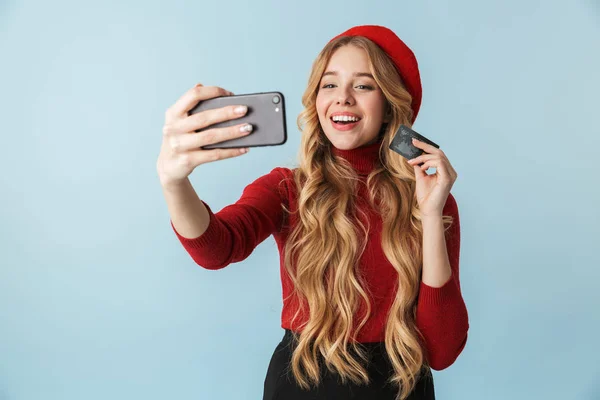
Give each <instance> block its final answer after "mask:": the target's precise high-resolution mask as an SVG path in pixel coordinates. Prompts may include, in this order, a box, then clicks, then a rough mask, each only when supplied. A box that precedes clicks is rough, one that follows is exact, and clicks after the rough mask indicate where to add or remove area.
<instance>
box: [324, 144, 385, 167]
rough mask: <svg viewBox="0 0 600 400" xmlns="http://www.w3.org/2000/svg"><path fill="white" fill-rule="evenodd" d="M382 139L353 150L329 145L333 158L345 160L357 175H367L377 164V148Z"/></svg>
mask: <svg viewBox="0 0 600 400" xmlns="http://www.w3.org/2000/svg"><path fill="white" fill-rule="evenodd" d="M381 142H382V137H377V138H376V139H374V140H373V141H371V142H369V143H367V144H364V145H362V146H360V147H356V148H354V149H349V150H343V149H338V148H337V147H335V146H334V145H333V144H332V145H331V153H332V154H333V156H334V157H340V158H343V159H345V160H347V161H348V162H349V163H350V165H352V168H354V170H355V171H356V172H357V174H359V175H368V174H369V173H370V172H371V171H372V170H373V168H375V167H376V166H377V165H378V164H379V148H380V147H381Z"/></svg>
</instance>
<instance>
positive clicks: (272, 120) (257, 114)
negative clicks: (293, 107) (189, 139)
mask: <svg viewBox="0 0 600 400" xmlns="http://www.w3.org/2000/svg"><path fill="white" fill-rule="evenodd" d="M230 105H245V106H248V112H247V113H246V115H244V116H243V117H241V118H235V119H232V120H228V121H223V122H219V123H217V124H213V125H210V126H208V127H206V128H202V129H198V130H196V131H195V132H202V131H204V130H207V129H213V128H222V127H227V126H232V125H239V124H243V123H249V124H252V127H253V129H252V132H251V133H250V134H249V135H247V136H244V137H239V138H234V139H230V140H226V141H223V142H219V143H213V144H210V145H206V146H203V147H201V149H203V150H206V149H229V148H240V147H262V146H279V145H282V144H284V143H285V142H286V141H287V129H286V123H285V99H284V97H283V94H282V93H280V92H261V93H250V94H240V95H234V96H223V97H215V98H212V99H208V100H203V101H201V102H199V103H198V104H197V105H196V106H194V108H192V109H191V110H190V111H189V112H188V115H192V114H195V113H198V112H200V111H204V110H210V109H214V108H221V107H225V106H230Z"/></svg>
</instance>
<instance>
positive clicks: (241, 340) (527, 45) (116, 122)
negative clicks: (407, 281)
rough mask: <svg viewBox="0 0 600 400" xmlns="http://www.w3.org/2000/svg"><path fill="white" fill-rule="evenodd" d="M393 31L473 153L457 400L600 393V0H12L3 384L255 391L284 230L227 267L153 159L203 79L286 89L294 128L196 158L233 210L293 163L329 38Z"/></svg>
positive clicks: (456, 144) (275, 336)
mask: <svg viewBox="0 0 600 400" xmlns="http://www.w3.org/2000/svg"><path fill="white" fill-rule="evenodd" d="M357 24H381V25H386V26H388V27H390V28H392V29H393V30H394V31H395V32H396V33H397V34H398V35H399V36H400V37H401V38H402V39H403V40H405V41H406V43H407V44H408V45H409V46H410V47H411V48H412V49H413V51H414V52H415V54H416V56H417V59H418V61H419V65H420V70H421V77H422V81H423V104H422V108H421V111H420V114H419V117H418V118H417V121H416V123H415V129H416V130H417V131H419V132H421V133H423V134H424V135H426V136H427V137H430V138H431V139H432V140H434V141H435V142H437V143H438V144H440V146H441V148H442V149H443V150H444V151H445V153H446V154H447V156H448V158H449V160H450V162H451V163H452V164H453V166H454V168H455V169H456V171H457V172H458V175H459V176H458V180H457V181H456V182H455V184H454V186H453V188H452V193H453V194H454V196H455V197H456V199H457V202H458V205H459V210H460V217H461V224H462V247H461V260H460V264H461V282H462V290H463V294H464V298H465V301H466V303H467V306H468V310H469V316H470V326H471V327H470V331H469V340H468V343H467V346H466V348H465V349H464V352H463V353H462V355H461V356H460V357H459V359H458V360H457V361H456V363H455V364H453V365H452V366H451V367H450V368H448V369H446V370H443V371H435V372H434V377H435V385H436V391H437V395H438V397H439V398H440V399H461V400H481V399H485V400H487V399H489V400H505V399H561V400H562V399H577V400H580V399H581V400H591V399H599V398H600V383H598V378H600V367H599V363H598V360H597V358H598V356H599V355H600V345H599V344H598V337H600V312H599V309H600V298H599V294H598V293H599V291H598V282H599V279H600V272H599V271H600V256H599V255H598V244H599V243H600V229H599V227H598V225H599V223H600V211H599V205H600V190H599V186H600V178H599V175H598V159H599V158H598V148H599V145H600V128H599V125H598V115H599V111H598V108H599V105H600V102H599V100H598V93H600V77H599V74H598V71H600V28H599V27H600V6H599V3H598V2H597V1H591V0H590V1H570V2H567V1H564V2H559V1H522V0H518V1H517V0H510V1H495V2H481V1H474V0H473V1H452V2H450V1H441V2H434V1H423V2H408V1H389V2H383V1H369V2H359V1H328V2H321V1H304V2H302V3H299V2H288V1H283V0H282V1H262V2H257V1H252V2H247V1H243V0H232V1H220V2H202V1H198V2H191V1H189V2H183V1H176V0H172V1H164V2H156V1H131V2H126V3H123V2H116V1H108V2H82V1H72V2H66V1H54V2H43V1H22V2H19V1H3V2H1V3H0V58H1V62H0V68H1V74H0V93H1V97H0V114H1V116H2V118H1V123H2V126H1V128H0V131H1V135H2V136H1V138H2V142H1V147H0V152H1V156H0V168H1V174H0V180H1V181H0V184H1V187H0V190H1V194H2V197H1V207H0V218H1V219H0V235H1V237H0V254H1V258H0V262H1V268H0V400H30V399H31V400H34V399H35V400H37V399H40V400H41V399H44V400H55V399H56V400H59V399H60V400H79V399H87V400H94V399H142V398H143V399H148V400H150V399H167V398H173V399H175V398H176V399H260V398H261V397H260V396H261V395H262V389H263V381H264V377H265V373H266V369H267V365H268V362H269V359H270V357H271V354H272V352H273V350H274V348H275V346H276V344H277V343H278V342H279V341H280V340H281V337H282V335H283V330H282V329H281V327H280V312H281V306H282V300H281V286H280V280H279V264H278V262H279V256H278V252H277V247H276V246H275V242H274V240H273V237H269V238H268V239H267V240H266V241H265V242H263V243H262V244H261V245H259V246H258V247H257V248H256V250H255V251H254V252H253V253H252V255H251V256H250V257H249V258H248V259H247V260H245V261H243V262H241V263H237V264H232V265H230V266H229V267H227V268H225V269H223V270H220V271H208V270H205V269H202V268H201V267H199V266H197V265H196V264H195V263H194V262H193V261H192V259H191V258H190V257H189V256H188V254H187V253H186V252H185V251H184V249H183V247H182V246H181V245H180V243H179V242H178V241H177V239H176V237H175V235H174V233H173V232H172V230H171V227H170V225H169V215H168V213H167V208H166V204H165V201H164V198H163V196H162V191H161V187H160V184H159V181H158V177H157V174H156V159H157V157H158V153H159V149H160V144H161V140H162V125H163V123H164V112H165V110H166V109H167V107H169V106H170V105H171V104H172V103H173V102H175V100H177V98H179V97H180V96H181V95H182V94H183V93H184V92H185V91H186V90H187V89H189V88H190V87H192V86H193V85H194V84H196V83H197V82H201V83H203V84H204V85H217V86H222V87H224V88H226V89H228V90H231V91H233V92H234V93H236V94H242V93H250V92H258V91H269V90H279V91H281V92H283V93H284V95H285V96H286V99H287V111H288V114H287V123H288V127H289V138H288V142H287V143H286V144H285V145H283V146H278V147H270V148H254V149H251V151H250V153H248V154H247V155H244V156H241V157H237V158H234V159H228V160H223V161H220V162H218V163H211V164H205V165H202V166H201V167H199V168H197V169H196V170H195V171H194V172H193V174H192V175H191V177H190V179H191V181H192V183H193V185H194V187H195V188H196V190H197V192H198V194H199V196H200V197H201V198H202V199H203V200H205V201H206V202H207V203H208V204H210V205H211V206H212V208H213V209H215V211H218V210H220V209H221V208H223V207H224V206H226V205H228V204H231V203H233V202H235V201H236V200H237V199H238V198H239V196H240V195H241V193H242V190H243V188H244V186H245V185H247V184H248V183H250V182H252V181H253V180H254V179H256V178H257V177H258V176H260V175H263V174H265V173H267V172H269V171H270V170H271V169H272V168H274V167H276V166H288V167H290V166H293V165H295V162H296V155H297V151H298V146H299V143H300V135H299V132H298V129H297V127H296V117H297V115H298V113H299V112H300V111H301V103H300V100H301V95H302V92H303V91H304V88H305V85H306V82H307V78H308V73H309V71H310V68H311V65H312V62H313V60H314V59H315V57H316V55H317V53H318V52H319V51H320V49H321V48H322V47H323V46H324V45H325V44H326V43H327V41H328V40H329V39H330V38H332V37H333V36H334V35H336V34H338V33H340V32H342V31H343V30H345V29H347V28H349V27H351V26H353V25H357Z"/></svg>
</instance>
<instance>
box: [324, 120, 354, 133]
mask: <svg viewBox="0 0 600 400" xmlns="http://www.w3.org/2000/svg"><path fill="white" fill-rule="evenodd" d="M329 120H330V121H331V126H333V128H334V129H336V130H338V131H349V130H351V129H354V128H355V127H356V126H357V125H358V124H359V123H360V120H358V121H356V122H346V123H338V122H335V121H333V120H332V119H331V118H330V119H329Z"/></svg>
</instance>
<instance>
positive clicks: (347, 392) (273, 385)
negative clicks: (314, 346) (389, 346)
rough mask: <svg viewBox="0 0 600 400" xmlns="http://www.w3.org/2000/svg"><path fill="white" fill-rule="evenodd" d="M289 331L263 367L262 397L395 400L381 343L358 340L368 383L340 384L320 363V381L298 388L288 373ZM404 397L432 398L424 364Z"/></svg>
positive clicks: (428, 371) (272, 399) (413, 399)
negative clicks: (366, 359) (366, 360)
mask: <svg viewBox="0 0 600 400" xmlns="http://www.w3.org/2000/svg"><path fill="white" fill-rule="evenodd" d="M292 339H293V336H292V332H291V331H290V330H289V329H286V330H285V334H284V336H283V340H282V341H281V342H280V343H279V344H278V345H277V347H276V348H275V351H274V352H273V356H272V357H271V362H270V363H269V367H268V369H267V376H266V378H265V382H264V392H263V400H325V399H327V400H347V399H354V400H363V399H364V400H367V399H368V400H395V399H396V396H397V395H398V387H397V386H395V385H392V384H391V383H390V382H387V380H388V379H389V377H390V376H391V373H392V372H393V367H392V364H391V362H390V361H389V358H388V357H387V355H386V354H387V353H386V351H385V345H384V343H383V342H376V343H362V345H363V346H364V348H365V350H366V351H367V353H368V354H369V360H370V362H369V363H368V365H367V372H368V374H369V380H370V383H369V385H364V384H362V385H356V384H355V383H353V382H346V383H345V384H342V383H341V381H340V379H339V376H337V375H334V374H333V373H331V372H330V371H329V370H328V369H327V368H326V367H324V366H323V364H322V361H321V365H320V372H321V382H320V383H319V386H318V387H317V388H314V387H311V389H310V390H306V389H302V388H301V387H300V386H298V385H296V382H295V379H294V377H293V374H292V372H291V366H290V365H291V364H290V363H291V359H292V345H293V341H292ZM408 400H435V393H434V388H433V375H432V374H431V369H429V368H428V367H424V373H423V374H422V375H421V379H419V381H418V382H417V385H416V386H415V388H414V389H413V391H412V392H411V394H410V396H409V397H408Z"/></svg>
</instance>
